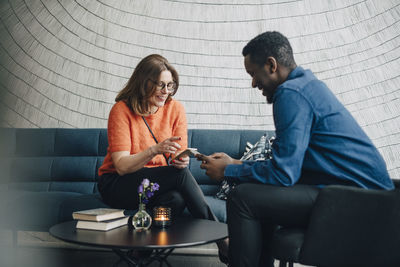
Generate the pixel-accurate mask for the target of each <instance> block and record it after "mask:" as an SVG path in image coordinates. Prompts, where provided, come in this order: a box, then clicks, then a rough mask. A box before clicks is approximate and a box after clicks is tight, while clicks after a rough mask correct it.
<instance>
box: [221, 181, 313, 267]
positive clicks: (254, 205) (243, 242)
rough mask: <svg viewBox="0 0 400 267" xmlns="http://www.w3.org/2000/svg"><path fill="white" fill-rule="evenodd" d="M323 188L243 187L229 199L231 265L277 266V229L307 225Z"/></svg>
mask: <svg viewBox="0 0 400 267" xmlns="http://www.w3.org/2000/svg"><path fill="white" fill-rule="evenodd" d="M319 190H320V189H319V188H317V187H315V186H310V185H294V186H291V187H279V186H272V185H265V184H250V183H246V184H240V185H238V186H236V187H235V188H234V189H233V190H232V192H231V193H230V194H229V196H228V200H227V216H228V233H229V263H230V265H229V266H234V267H235V266H237V267H239V266H240V267H246V266H249V267H255V266H273V261H274V260H273V258H272V256H271V254H270V247H269V245H270V241H271V237H272V235H273V233H274V231H275V230H276V228H277V226H278V225H280V226H299V227H304V226H307V224H308V220H309V217H310V214H311V209H312V207H313V205H314V203H315V200H316V198H317V195H318V193H319Z"/></svg>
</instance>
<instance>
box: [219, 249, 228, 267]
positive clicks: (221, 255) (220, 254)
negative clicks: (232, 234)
mask: <svg viewBox="0 0 400 267" xmlns="http://www.w3.org/2000/svg"><path fill="white" fill-rule="evenodd" d="M218 258H219V260H220V261H221V262H222V263H225V264H226V265H227V266H228V263H229V259H228V257H227V256H225V255H223V254H222V253H221V251H220V250H218Z"/></svg>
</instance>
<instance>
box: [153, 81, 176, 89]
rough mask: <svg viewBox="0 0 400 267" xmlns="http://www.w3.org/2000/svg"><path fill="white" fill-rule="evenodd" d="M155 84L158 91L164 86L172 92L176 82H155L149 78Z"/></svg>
mask: <svg viewBox="0 0 400 267" xmlns="http://www.w3.org/2000/svg"><path fill="white" fill-rule="evenodd" d="M150 81H151V82H153V83H154V84H155V85H156V86H157V90H158V91H162V90H164V88H167V91H168V92H173V91H175V89H176V83H175V82H169V83H167V84H166V83H163V82H155V81H153V80H150Z"/></svg>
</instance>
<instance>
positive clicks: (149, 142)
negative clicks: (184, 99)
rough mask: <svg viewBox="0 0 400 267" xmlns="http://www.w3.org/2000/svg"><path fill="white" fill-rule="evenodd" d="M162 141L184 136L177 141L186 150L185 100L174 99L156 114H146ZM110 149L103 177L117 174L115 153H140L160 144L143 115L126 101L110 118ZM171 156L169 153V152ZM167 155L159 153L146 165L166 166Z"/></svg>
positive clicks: (116, 105) (119, 105) (102, 172)
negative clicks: (131, 108)
mask: <svg viewBox="0 0 400 267" xmlns="http://www.w3.org/2000/svg"><path fill="white" fill-rule="evenodd" d="M145 118H146V120H147V123H148V124H149V126H150V128H151V130H152V131H153V133H154V135H155V137H156V138H157V140H158V142H162V141H164V140H165V139H167V138H169V137H172V136H180V137H182V139H181V140H180V141H177V142H178V143H179V144H180V145H181V146H182V150H183V149H185V148H186V147H187V122H186V114H185V109H184V107H183V105H182V104H181V103H179V102H178V101H176V100H171V101H169V102H168V103H166V104H165V105H164V106H163V107H161V108H159V109H158V110H157V112H156V113H155V114H152V115H149V116H147V117H145ZM107 133H108V149H107V155H106V157H105V158H104V162H103V165H101V167H100V168H99V176H101V175H103V174H105V173H116V170H115V167H114V164H113V162H112V159H111V154H112V153H113V152H117V151H130V154H131V155H133V154H136V153H139V152H141V151H143V150H145V149H147V148H148V147H150V146H153V145H155V144H156V142H155V141H154V139H153V137H152V135H151V133H150V131H149V129H148V128H147V126H146V124H145V123H144V121H143V119H142V117H141V116H139V115H136V114H134V113H133V112H132V111H131V110H130V109H129V108H128V106H127V105H126V104H125V102H123V101H119V102H117V103H115V104H114V106H113V107H112V108H111V111H110V115H109V118H108V130H107ZM166 156H167V157H168V156H169V155H166ZM165 165H167V162H166V161H165V158H164V157H163V155H157V156H155V157H154V158H153V159H152V160H151V161H149V162H148V163H147V164H146V165H145V167H158V166H165Z"/></svg>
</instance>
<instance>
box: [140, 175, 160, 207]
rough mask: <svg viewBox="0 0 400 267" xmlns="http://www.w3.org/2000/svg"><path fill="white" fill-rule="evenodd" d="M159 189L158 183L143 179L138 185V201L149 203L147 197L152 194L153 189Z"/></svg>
mask: <svg viewBox="0 0 400 267" xmlns="http://www.w3.org/2000/svg"><path fill="white" fill-rule="evenodd" d="M158 189H160V185H159V184H157V183H150V181H149V179H147V178H145V179H143V181H142V183H141V184H140V185H139V187H138V194H139V203H144V204H147V203H149V198H151V197H152V196H154V191H157V190H158Z"/></svg>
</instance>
